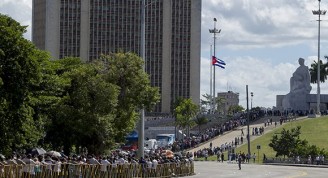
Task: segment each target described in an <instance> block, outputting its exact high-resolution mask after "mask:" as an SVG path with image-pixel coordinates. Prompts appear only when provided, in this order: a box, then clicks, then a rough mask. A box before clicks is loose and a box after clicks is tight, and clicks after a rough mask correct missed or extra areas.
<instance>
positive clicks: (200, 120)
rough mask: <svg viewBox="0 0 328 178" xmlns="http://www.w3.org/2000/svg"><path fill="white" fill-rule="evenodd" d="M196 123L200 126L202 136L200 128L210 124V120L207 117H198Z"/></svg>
mask: <svg viewBox="0 0 328 178" xmlns="http://www.w3.org/2000/svg"><path fill="white" fill-rule="evenodd" d="M195 123H196V124H197V125H198V133H199V134H200V127H201V126H202V125H205V124H207V123H208V119H207V118H206V117H205V116H200V115H199V116H197V117H196V119H195Z"/></svg>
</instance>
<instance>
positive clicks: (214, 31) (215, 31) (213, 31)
mask: <svg viewBox="0 0 328 178" xmlns="http://www.w3.org/2000/svg"><path fill="white" fill-rule="evenodd" d="M213 20H214V29H209V31H210V33H213V34H214V39H213V40H214V44H213V56H215V41H216V34H217V33H220V32H221V29H220V30H218V29H216V22H217V20H216V18H214V19H213ZM212 65H213V64H212ZM212 96H213V113H215V106H216V104H215V103H216V101H215V98H216V94H215V66H214V65H213V95H212Z"/></svg>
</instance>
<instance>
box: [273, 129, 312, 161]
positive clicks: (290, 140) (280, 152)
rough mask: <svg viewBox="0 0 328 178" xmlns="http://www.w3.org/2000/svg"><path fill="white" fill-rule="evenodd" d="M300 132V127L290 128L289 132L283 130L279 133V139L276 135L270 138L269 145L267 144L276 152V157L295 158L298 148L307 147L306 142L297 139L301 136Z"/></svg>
mask: <svg viewBox="0 0 328 178" xmlns="http://www.w3.org/2000/svg"><path fill="white" fill-rule="evenodd" d="M300 130H301V127H300V126H298V127H296V128H292V129H291V130H286V129H284V128H283V130H282V131H281V133H280V137H278V135H273V136H272V139H271V143H269V146H270V147H271V148H272V149H273V150H274V151H276V157H278V156H284V157H285V156H287V157H292V156H295V155H296V154H297V150H299V149H298V148H300V147H305V146H306V145H307V141H306V140H301V139H300V138H299V136H300V134H301V131H300Z"/></svg>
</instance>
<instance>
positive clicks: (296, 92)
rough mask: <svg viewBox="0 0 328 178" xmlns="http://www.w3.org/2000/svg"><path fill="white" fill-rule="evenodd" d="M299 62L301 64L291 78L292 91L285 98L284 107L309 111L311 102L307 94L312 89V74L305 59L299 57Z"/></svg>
mask: <svg viewBox="0 0 328 178" xmlns="http://www.w3.org/2000/svg"><path fill="white" fill-rule="evenodd" d="M298 63H299V64H300V66H299V67H298V68H297V69H296V71H295V72H294V73H293V76H292V77H291V78H290V92H289V93H288V94H287V95H286V96H285V98H284V99H283V102H282V106H283V108H284V109H291V110H302V111H308V110H309V104H308V103H307V102H306V96H307V94H310V91H311V89H312V87H311V85H310V81H311V76H310V73H309V68H308V67H307V66H305V65H304V59H303V58H299V59H298Z"/></svg>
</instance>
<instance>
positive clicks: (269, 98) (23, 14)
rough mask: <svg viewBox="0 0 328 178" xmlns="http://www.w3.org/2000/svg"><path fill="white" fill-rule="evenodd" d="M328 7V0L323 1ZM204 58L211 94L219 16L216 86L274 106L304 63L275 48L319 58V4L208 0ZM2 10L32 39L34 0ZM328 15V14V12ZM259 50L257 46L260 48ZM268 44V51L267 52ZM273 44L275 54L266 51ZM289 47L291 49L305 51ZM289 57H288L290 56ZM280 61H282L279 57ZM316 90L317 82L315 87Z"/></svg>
mask: <svg viewBox="0 0 328 178" xmlns="http://www.w3.org/2000/svg"><path fill="white" fill-rule="evenodd" d="M321 5H322V6H321V7H322V9H328V2H325V1H322V2H321ZM202 8H203V10H202V59H201V94H205V93H209V90H210V89H209V88H210V87H209V85H210V82H209V80H210V70H209V69H210V62H209V59H208V58H209V56H210V55H209V51H210V50H209V46H210V44H212V43H213V36H212V34H210V33H209V32H208V29H210V28H213V18H214V17H216V18H217V20H218V22H217V28H219V29H222V32H221V34H220V35H219V37H218V41H217V42H218V43H217V44H218V49H219V50H220V51H225V55H221V56H220V58H221V59H223V60H225V61H226V63H227V66H226V69H224V70H222V69H220V68H216V91H217V92H223V91H227V90H233V91H235V92H238V93H240V104H241V105H243V106H245V105H246V101H245V100H246V95H245V92H246V91H245V90H246V89H245V87H246V85H248V86H249V92H251V91H252V92H254V98H253V105H254V106H265V107H271V106H274V105H275V101H276V99H275V97H276V95H278V94H287V93H288V92H289V79H290V77H291V75H292V73H293V72H294V71H295V69H296V68H297V67H298V63H297V59H295V58H291V59H286V60H284V59H285V58H284V59H279V58H278V57H276V56H275V54H272V53H281V51H279V52H276V51H275V49H278V48H284V47H286V48H288V49H294V48H297V47H298V45H301V46H302V47H303V48H302V49H300V50H304V49H306V50H308V52H307V53H302V56H303V57H304V58H305V59H306V63H305V64H306V65H308V66H310V65H311V63H312V62H313V60H317V57H316V54H317V49H318V48H317V34H318V33H317V30H318V23H317V21H316V19H317V16H313V15H312V12H311V10H314V9H317V8H318V2H317V1H309V0H293V1H291V0H265V1H264V0H202ZM0 13H2V14H8V15H10V16H11V17H13V18H14V19H15V20H17V21H19V22H20V23H21V24H22V25H28V26H29V27H28V33H27V34H26V35H25V37H26V38H28V39H31V19H32V0H1V1H0ZM323 19H324V20H325V19H328V17H323ZM321 25H322V31H321V51H322V52H321V53H322V56H324V55H328V31H327V30H324V29H326V28H327V27H328V22H326V21H322V23H321ZM254 49H257V51H255V52H254ZM261 49H263V51H264V52H261ZM268 49H269V50H270V51H271V53H270V54H266V52H267V51H268ZM300 50H295V51H283V52H284V53H286V54H280V58H281V56H284V55H286V56H287V54H295V55H293V56H296V54H298V53H300V52H302V51H300ZM286 58H287V57H286ZM276 61H279V62H276ZM321 91H322V93H324V92H326V93H327V92H328V86H327V84H321ZM311 93H316V85H312V92H311Z"/></svg>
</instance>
